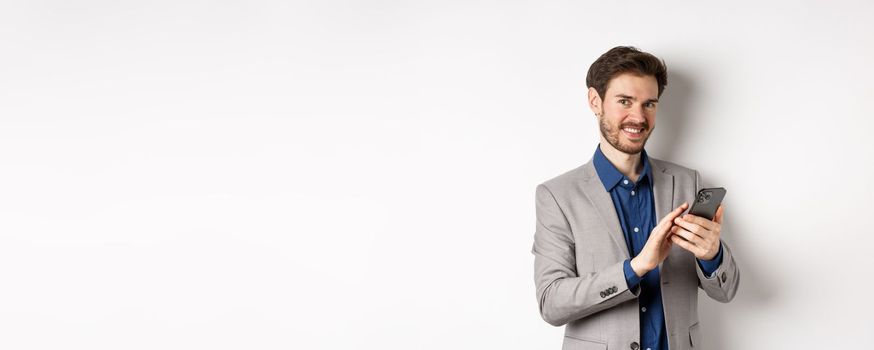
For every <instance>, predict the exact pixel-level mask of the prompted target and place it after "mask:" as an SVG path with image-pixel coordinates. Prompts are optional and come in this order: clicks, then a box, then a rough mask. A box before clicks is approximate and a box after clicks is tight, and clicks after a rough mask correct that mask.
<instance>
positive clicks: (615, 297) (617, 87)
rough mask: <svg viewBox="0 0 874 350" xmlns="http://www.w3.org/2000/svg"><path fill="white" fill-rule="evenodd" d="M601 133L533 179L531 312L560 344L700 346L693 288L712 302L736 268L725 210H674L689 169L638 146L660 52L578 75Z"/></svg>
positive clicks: (601, 61) (610, 59)
mask: <svg viewBox="0 0 874 350" xmlns="http://www.w3.org/2000/svg"><path fill="white" fill-rule="evenodd" d="M586 85H587V86H588V87H589V91H588V104H589V108H591V110H592V112H593V113H594V114H595V116H596V118H597V119H598V124H599V126H600V130H601V140H600V143H599V144H598V146H597V147H596V148H595V152H594V155H593V156H592V158H591V160H589V161H588V162H587V163H586V164H583V165H582V166H580V167H578V168H576V169H573V170H571V171H569V172H567V173H564V174H562V175H559V176H557V177H555V178H553V179H551V180H548V181H546V182H544V183H542V184H540V185H538V186H537V190H536V196H535V197H536V202H535V204H536V216H537V224H536V225H537V226H536V230H535V233H534V244H533V247H532V253H533V254H534V281H535V285H536V291H537V301H538V303H539V306H540V314H541V316H542V317H543V319H544V320H546V322H548V323H549V324H552V325H554V326H561V325H566V327H565V338H564V343H563V347H562V349H631V350H639V349H646V350H667V349H673V350H678V349H694V348H701V346H702V345H701V330H700V326H699V323H698V289H699V288H700V289H702V290H703V291H704V292H705V293H706V294H707V295H708V296H709V297H711V298H713V299H715V300H718V301H720V302H729V301H731V300H732V299H733V298H734V295H735V293H736V292H737V287H738V281H739V277H740V272H739V271H738V268H737V265H736V264H735V261H734V258H733V257H732V254H731V249H729V247H728V245H727V244H726V243H725V242H723V241H722V239H721V238H720V237H721V227H722V216H723V212H724V209H723V208H722V207H721V206H720V208H719V209H718V210H717V212H716V216H715V217H714V219H713V220H712V221H711V220H708V219H705V218H701V217H697V216H694V215H690V214H683V212H685V211H686V210H687V209H688V207H689V204H688V203H690V202H691V201H692V200H693V199H694V198H695V195H696V193H697V192H698V190H699V189H700V188H701V181H700V178H699V175H698V172H697V171H695V170H692V169H688V168H685V167H682V166H679V165H677V164H673V163H670V162H666V161H662V160H658V159H655V158H651V157H649V156H647V154H646V151H645V150H644V146H645V145H646V141H647V139H649V137H650V135H652V132H653V130H655V126H656V111H657V110H658V101H659V97H660V96H661V94H662V92H664V89H665V86H666V85H667V69H666V68H665V64H664V62H663V61H662V60H660V59H658V58H656V57H655V56H653V55H651V54H649V53H646V52H642V51H639V50H637V49H635V48H633V47H625V46H620V47H615V48H613V49H611V50H610V51H607V52H606V53H605V54H603V55H601V57H599V58H598V59H597V60H596V61H595V62H594V63H593V64H592V66H591V67H589V72H588V75H587V76H586Z"/></svg>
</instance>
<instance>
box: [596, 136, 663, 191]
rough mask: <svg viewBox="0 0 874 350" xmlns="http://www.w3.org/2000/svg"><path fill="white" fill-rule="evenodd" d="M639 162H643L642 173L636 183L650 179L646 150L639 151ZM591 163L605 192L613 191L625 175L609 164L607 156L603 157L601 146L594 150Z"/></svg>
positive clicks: (650, 172) (650, 171)
mask: <svg viewBox="0 0 874 350" xmlns="http://www.w3.org/2000/svg"><path fill="white" fill-rule="evenodd" d="M640 161H642V162H643V173H642V174H641V175H640V178H639V179H637V182H638V183H640V182H642V181H643V180H644V179H652V169H651V168H650V166H649V157H647V155H646V150H641V151H640ZM592 162H593V163H594V164H595V171H596V172H598V177H599V178H601V183H602V184H603V185H604V188H605V189H606V190H607V192H610V191H612V190H613V188H614V187H616V185H617V184H619V181H620V180H622V179H623V178H624V177H625V175H622V173H621V172H619V170H618V169H616V166H614V165H613V163H610V160H609V159H607V156H605V155H604V152H601V145H600V144H599V145H598V147H596V148H595V156H594V157H592Z"/></svg>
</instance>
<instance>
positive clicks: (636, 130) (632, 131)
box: [622, 128, 643, 134]
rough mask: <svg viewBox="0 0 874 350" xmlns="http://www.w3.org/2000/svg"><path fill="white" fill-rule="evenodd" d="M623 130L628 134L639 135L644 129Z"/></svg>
mask: <svg viewBox="0 0 874 350" xmlns="http://www.w3.org/2000/svg"><path fill="white" fill-rule="evenodd" d="M622 130H625V131H628V132H630V133H634V134H637V133H639V132H641V131H643V129H632V128H625V129H622Z"/></svg>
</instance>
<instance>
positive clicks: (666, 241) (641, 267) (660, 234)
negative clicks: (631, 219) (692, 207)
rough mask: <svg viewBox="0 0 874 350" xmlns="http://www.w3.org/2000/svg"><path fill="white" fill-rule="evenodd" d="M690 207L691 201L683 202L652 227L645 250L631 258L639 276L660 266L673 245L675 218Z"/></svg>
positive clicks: (632, 265) (635, 271) (632, 266)
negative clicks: (672, 231)
mask: <svg viewBox="0 0 874 350" xmlns="http://www.w3.org/2000/svg"><path fill="white" fill-rule="evenodd" d="M688 207H689V203H683V205H681V206H679V207H677V209H674V210H673V211H672V212H670V213H668V215H665V217H663V218H662V220H661V221H659V224H658V225H656V227H655V228H653V229H652V232H651V233H650V234H649V239H647V240H646V245H644V246H643V250H641V251H640V254H637V256H635V257H634V258H633V259H631V268H632V269H633V270H634V273H636V274H637V276H638V277H643V275H645V274H646V273H647V272H650V271H652V270H653V269H655V268H656V267H658V266H659V264H660V263H661V262H662V261H663V260H665V258H666V257H668V253H669V252H670V251H671V246H672V245H673V242H672V241H671V240H670V236H671V226H673V225H674V219H675V218H676V217H677V216H679V215H680V214H682V213H683V212H684V211H686V208H688Z"/></svg>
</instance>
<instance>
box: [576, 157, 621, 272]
mask: <svg viewBox="0 0 874 350" xmlns="http://www.w3.org/2000/svg"><path fill="white" fill-rule="evenodd" d="M585 168H586V174H587V175H588V176H587V178H586V179H585V180H583V183H582V187H583V193H585V194H586V196H587V197H589V200H590V201H592V204H593V205H594V207H595V210H596V211H597V212H598V216H600V217H601V221H602V222H604V225H605V226H607V233H608V234H609V235H610V237H611V238H613V242H615V243H616V245H617V246H619V248H620V249H619V251H621V252H623V255H624V256H625V258H626V259H628V258H630V256H629V254H628V245H626V244H625V236H624V235H623V234H622V227H620V225H619V215H618V214H616V207H614V206H613V198H611V197H610V193H609V192H607V190H605V189H604V184H602V183H601V179H600V178H599V177H598V173H597V172H596V171H595V165H594V164H593V163H592V162H591V161H589V162H588V163H586V165H585Z"/></svg>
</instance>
